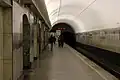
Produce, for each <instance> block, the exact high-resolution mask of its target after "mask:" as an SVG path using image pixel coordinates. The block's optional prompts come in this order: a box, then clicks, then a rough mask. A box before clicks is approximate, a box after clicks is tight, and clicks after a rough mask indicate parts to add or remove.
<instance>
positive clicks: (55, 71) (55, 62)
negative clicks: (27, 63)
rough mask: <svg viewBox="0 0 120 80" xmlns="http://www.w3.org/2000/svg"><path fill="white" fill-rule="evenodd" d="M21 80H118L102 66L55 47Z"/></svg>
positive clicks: (46, 52) (70, 50) (72, 52)
mask: <svg viewBox="0 0 120 80" xmlns="http://www.w3.org/2000/svg"><path fill="white" fill-rule="evenodd" d="M20 80H118V79H117V78H116V77H114V76H113V75H111V74H110V73H109V72H107V71H106V70H104V69H102V68H101V67H100V66H98V65H97V64H95V63H94V62H92V61H91V60H89V59H88V58H86V57H85V56H83V55H82V54H80V53H79V52H77V51H76V50H74V49H72V48H71V47H70V46H68V45H67V44H65V45H64V48H59V47H58V46H57V45H55V46H54V49H53V51H50V50H49V49H46V50H45V51H44V52H43V53H42V54H41V59H40V60H37V61H36V62H35V64H34V67H33V69H32V70H30V71H29V72H28V73H26V74H25V76H24V77H23V78H22V79H20Z"/></svg>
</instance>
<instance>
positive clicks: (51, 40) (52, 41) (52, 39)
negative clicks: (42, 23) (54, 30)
mask: <svg viewBox="0 0 120 80" xmlns="http://www.w3.org/2000/svg"><path fill="white" fill-rule="evenodd" d="M49 43H50V44H51V51H52V50H53V43H54V37H53V36H52V35H51V36H50V38H49Z"/></svg>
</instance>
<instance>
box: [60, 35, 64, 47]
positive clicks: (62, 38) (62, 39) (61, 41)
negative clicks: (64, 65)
mask: <svg viewBox="0 0 120 80" xmlns="http://www.w3.org/2000/svg"><path fill="white" fill-rule="evenodd" d="M60 44H61V47H62V48H63V46H64V37H63V35H61V37H60Z"/></svg>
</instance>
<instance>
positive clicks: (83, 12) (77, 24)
mask: <svg viewBox="0 0 120 80" xmlns="http://www.w3.org/2000/svg"><path fill="white" fill-rule="evenodd" d="M45 3H46V5H47V10H48V14H49V18H50V21H51V23H52V25H54V24H56V23H60V22H65V23H68V24H70V25H71V26H72V27H73V28H74V29H75V31H76V33H78V32H84V31H91V30H98V29H106V28H116V27H120V0H61V8H60V11H59V7H60V0H45ZM58 13H59V16H58Z"/></svg>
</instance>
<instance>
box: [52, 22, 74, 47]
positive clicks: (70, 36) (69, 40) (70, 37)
mask: <svg viewBox="0 0 120 80" xmlns="http://www.w3.org/2000/svg"><path fill="white" fill-rule="evenodd" d="M59 29H63V30H61V35H63V36H64V41H65V43H66V44H68V45H70V46H71V47H75V43H76V37H75V31H74V29H73V28H72V27H71V26H70V25H69V24H66V23H58V24H56V25H54V26H53V28H52V30H51V32H56V30H59Z"/></svg>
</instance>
